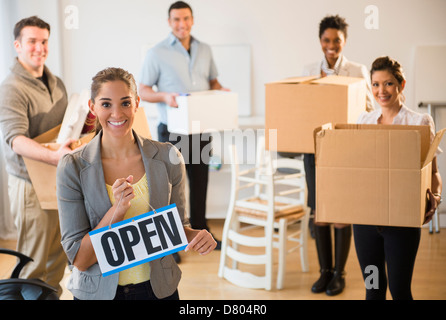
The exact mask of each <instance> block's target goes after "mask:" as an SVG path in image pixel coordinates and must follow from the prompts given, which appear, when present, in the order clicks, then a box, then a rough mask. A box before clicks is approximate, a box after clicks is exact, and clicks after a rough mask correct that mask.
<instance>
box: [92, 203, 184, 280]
mask: <svg viewBox="0 0 446 320" xmlns="http://www.w3.org/2000/svg"><path fill="white" fill-rule="evenodd" d="M89 235H90V239H91V242H92V244H93V248H94V251H95V253H96V257H97V259H98V263H99V267H100V269H101V272H102V275H103V276H104V277H106V276H108V275H111V274H113V273H116V272H120V271H122V270H125V269H128V268H131V267H134V266H137V265H139V264H142V263H145V262H149V261H152V260H155V259H159V258H161V257H164V256H166V255H169V254H172V253H175V252H178V251H182V250H184V249H185V248H186V246H187V239H186V234H185V233H184V228H183V224H182V223H181V219H180V215H179V214H178V209H177V207H176V205H175V204H171V205H169V206H166V207H163V208H160V209H157V210H156V212H155V211H151V212H147V213H144V214H141V215H139V216H136V217H133V218H131V219H126V220H123V221H120V222H117V223H115V224H112V225H111V227H109V226H107V227H103V228H100V229H98V230H93V231H91V232H90V233H89Z"/></svg>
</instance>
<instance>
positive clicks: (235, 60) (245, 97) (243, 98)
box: [211, 45, 251, 116]
mask: <svg viewBox="0 0 446 320" xmlns="http://www.w3.org/2000/svg"><path fill="white" fill-rule="evenodd" d="M211 48H212V54H213V55H214V61H215V64H216V66H217V70H218V74H219V76H218V81H219V82H220V83H221V85H222V86H223V87H225V88H228V89H230V90H231V91H233V92H236V93H237V94H238V97H239V100H238V113H239V116H250V115H251V47H250V46H249V45H221V46H211Z"/></svg>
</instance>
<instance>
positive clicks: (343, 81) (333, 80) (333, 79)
mask: <svg viewBox="0 0 446 320" xmlns="http://www.w3.org/2000/svg"><path fill="white" fill-rule="evenodd" d="M362 81H365V80H364V78H353V77H345V76H327V77H323V78H319V79H315V80H314V81H312V82H313V83H317V84H332V85H341V86H348V85H350V84H353V83H357V82H362Z"/></svg>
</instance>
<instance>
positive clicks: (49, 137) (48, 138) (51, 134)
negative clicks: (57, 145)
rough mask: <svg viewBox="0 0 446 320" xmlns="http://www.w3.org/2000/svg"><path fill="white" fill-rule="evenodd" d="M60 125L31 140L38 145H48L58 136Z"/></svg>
mask: <svg viewBox="0 0 446 320" xmlns="http://www.w3.org/2000/svg"><path fill="white" fill-rule="evenodd" d="M60 127H61V125H58V126H57V127H54V128H53V129H50V130H48V131H46V132H44V133H42V134H41V135H39V136H37V137H35V138H34V139H33V140H34V141H36V142H38V143H50V142H54V141H55V140H56V138H57V136H58V134H59V131H60Z"/></svg>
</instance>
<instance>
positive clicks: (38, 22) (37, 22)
mask: <svg viewBox="0 0 446 320" xmlns="http://www.w3.org/2000/svg"><path fill="white" fill-rule="evenodd" d="M25 27H38V28H40V29H47V30H48V33H50V29H51V28H50V25H49V24H48V23H46V22H45V21H43V20H42V19H40V18H38V17H37V16H32V17H29V18H24V19H22V20H20V21H19V22H17V23H16V24H15V27H14V40H18V39H19V38H20V37H21V32H22V29H23V28H25Z"/></svg>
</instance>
